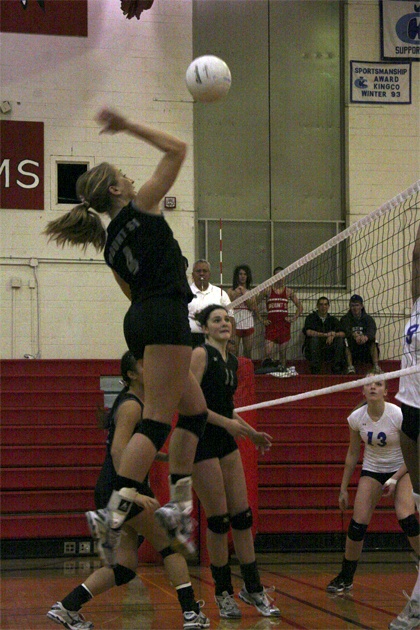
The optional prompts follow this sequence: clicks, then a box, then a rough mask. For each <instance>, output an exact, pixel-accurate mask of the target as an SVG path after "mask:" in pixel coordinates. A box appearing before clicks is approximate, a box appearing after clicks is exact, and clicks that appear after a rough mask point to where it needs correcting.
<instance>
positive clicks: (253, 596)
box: [239, 585, 280, 617]
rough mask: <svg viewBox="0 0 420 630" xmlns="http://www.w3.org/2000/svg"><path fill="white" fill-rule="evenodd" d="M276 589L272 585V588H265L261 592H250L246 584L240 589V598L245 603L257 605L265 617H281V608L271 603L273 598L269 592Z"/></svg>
mask: <svg viewBox="0 0 420 630" xmlns="http://www.w3.org/2000/svg"><path fill="white" fill-rule="evenodd" d="M274 590H275V589H274V586H271V587H270V588H264V589H263V590H262V591H261V593H248V591H247V590H246V588H245V585H244V586H243V587H242V588H241V590H240V591H239V598H240V599H242V601H243V602H245V604H249V605H250V606H255V608H256V609H257V610H258V611H259V612H260V613H261V614H262V615H263V616H264V617H280V610H279V609H278V608H277V606H274V604H272V603H271V602H272V601H273V598H272V597H270V596H269V595H268V594H267V593H272V592H273V591H274Z"/></svg>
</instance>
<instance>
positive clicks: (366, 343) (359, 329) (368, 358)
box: [340, 295, 380, 374]
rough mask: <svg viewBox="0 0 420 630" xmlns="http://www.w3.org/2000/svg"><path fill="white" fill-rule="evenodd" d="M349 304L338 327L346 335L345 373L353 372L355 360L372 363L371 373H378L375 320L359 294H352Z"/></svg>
mask: <svg viewBox="0 0 420 630" xmlns="http://www.w3.org/2000/svg"><path fill="white" fill-rule="evenodd" d="M349 306H350V309H349V311H348V312H347V313H346V315H344V317H342V318H341V320H340V327H341V329H342V330H343V331H344V333H345V336H346V360H347V374H355V372H356V370H355V368H354V362H355V361H359V362H361V363H373V370H372V373H373V374H375V373H376V372H378V373H379V372H380V368H379V365H378V360H379V349H378V344H377V343H376V340H375V335H376V323H375V320H374V319H373V317H371V316H370V315H368V314H367V313H366V311H365V309H364V306H363V298H362V297H360V295H352V296H351V298H350V303H349Z"/></svg>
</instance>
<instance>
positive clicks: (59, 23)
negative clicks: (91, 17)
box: [0, 0, 88, 37]
mask: <svg viewBox="0 0 420 630" xmlns="http://www.w3.org/2000/svg"><path fill="white" fill-rule="evenodd" d="M87 3H88V0H0V31H2V32H4V33H35V34H38V35H67V36H78V37H87V34H88V28H87V23H88V6H87Z"/></svg>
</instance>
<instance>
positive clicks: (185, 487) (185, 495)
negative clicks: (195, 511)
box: [169, 476, 193, 513]
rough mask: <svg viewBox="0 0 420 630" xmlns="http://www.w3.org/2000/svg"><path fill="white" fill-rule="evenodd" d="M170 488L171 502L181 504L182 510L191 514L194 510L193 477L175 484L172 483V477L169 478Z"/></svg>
mask: <svg viewBox="0 0 420 630" xmlns="http://www.w3.org/2000/svg"><path fill="white" fill-rule="evenodd" d="M169 488H170V493H171V501H174V502H175V503H179V504H180V507H181V510H183V511H184V510H185V511H187V512H189V513H190V512H191V511H192V508H193V501H192V479H191V476H188V477H183V478H182V479H178V481H177V482H176V483H175V484H172V483H171V477H170V476H169Z"/></svg>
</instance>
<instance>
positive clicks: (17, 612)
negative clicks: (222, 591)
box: [0, 551, 417, 630]
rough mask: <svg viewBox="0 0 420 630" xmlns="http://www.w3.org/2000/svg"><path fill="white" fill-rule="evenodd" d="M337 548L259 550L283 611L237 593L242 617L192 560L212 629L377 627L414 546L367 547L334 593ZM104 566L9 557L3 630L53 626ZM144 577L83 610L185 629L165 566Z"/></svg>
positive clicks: (114, 629) (393, 609)
mask: <svg viewBox="0 0 420 630" xmlns="http://www.w3.org/2000/svg"><path fill="white" fill-rule="evenodd" d="M341 558H342V555H341V554H339V553H335V552H334V553H302V554H296V553H290V554H289V553H281V554H277V553H275V554H259V555H258V562H259V566H260V572H261V577H262V582H263V584H264V585H265V586H266V587H270V586H274V587H275V593H274V594H273V595H274V598H275V601H276V604H277V606H278V607H279V608H280V611H281V617H280V618H277V619H274V618H271V619H270V618H264V617H262V616H261V615H259V613H258V612H257V611H256V610H255V609H254V608H253V607H250V606H247V605H246V604H244V603H243V602H240V601H239V600H238V603H239V606H240V608H241V610H242V615H243V616H242V619H240V620H235V621H233V620H223V619H220V618H219V614H218V609H217V607H216V604H215V601H214V597H213V586H212V579H211V575H210V570H209V569H208V568H207V567H199V566H191V567H190V573H191V579H192V584H193V587H194V590H195V594H196V597H197V599H202V600H204V601H205V607H204V612H205V613H206V614H207V616H208V617H209V618H210V620H211V624H210V628H219V629H221V628H224V629H230V630H242V629H244V630H245V629H247V630H257V629H258V630H275V629H276V628H279V630H282V629H286V628H296V629H300V630H307V629H308V630H309V629H310V630H335V629H341V628H372V629H373V628H375V629H376V628H378V629H382V630H385V629H386V628H387V627H388V624H389V622H390V621H391V620H392V619H393V618H394V617H396V616H397V614H398V613H399V612H400V611H401V610H402V609H403V608H404V606H405V604H406V599H405V598H404V595H403V592H402V591H403V590H405V591H406V592H407V593H408V594H411V591H412V589H413V586H414V583H415V581H416V575H417V574H416V570H417V569H416V562H415V558H414V557H413V556H412V555H411V554H410V553H409V552H405V551H402V552H389V551H387V552H377V551H370V552H365V553H364V554H363V555H362V558H361V561H360V563H359V567H358V570H357V573H356V576H355V581H354V588H353V590H352V591H350V592H349V593H346V594H344V595H336V596H330V595H329V594H327V593H326V591H325V587H326V586H327V584H328V583H329V582H330V580H331V579H332V578H333V577H335V575H336V574H337V573H338V572H339V570H340V566H341ZM98 566H99V561H98V559H97V558H95V557H88V558H85V559H80V558H77V559H74V560H68V559H66V560H63V559H62V558H60V559H52V558H46V559H26V560H5V561H4V562H3V563H2V568H1V574H2V585H1V609H2V620H1V624H0V627H1V628H2V630H24V629H26V630H41V629H42V630H48V629H50V630H53V628H58V627H59V626H58V625H56V624H54V622H53V621H50V620H48V619H47V618H46V616H45V615H46V612H47V611H48V610H49V608H50V606H51V605H52V604H53V603H55V602H56V601H57V600H60V599H61V598H62V597H64V595H66V594H67V593H68V592H69V591H70V590H72V589H73V588H74V587H75V586H77V584H79V583H81V582H83V579H84V578H85V577H86V576H87V575H89V573H91V572H92V570H94V569H95V568H97V567H98ZM232 570H233V576H234V586H235V592H236V593H237V592H238V591H239V589H240V587H241V585H242V581H241V579H240V572H239V566H238V565H237V564H235V559H233V561H232ZM137 574H138V578H139V579H137V578H136V579H135V580H133V581H132V582H131V583H130V584H128V585H126V586H123V587H119V588H114V589H112V590H111V591H109V592H108V593H106V594H103V595H101V596H98V597H97V598H94V599H93V600H91V601H90V602H89V603H88V604H86V605H85V606H84V608H83V614H84V616H85V617H86V619H88V620H89V621H92V622H93V623H94V627H95V630H182V617H181V612H180V608H179V606H178V601H177V597H176V593H175V590H174V589H173V588H172V587H171V586H170V585H169V583H168V581H167V579H166V576H165V574H164V571H163V568H162V566H156V565H146V564H143V565H140V566H139V568H138V571H137Z"/></svg>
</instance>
